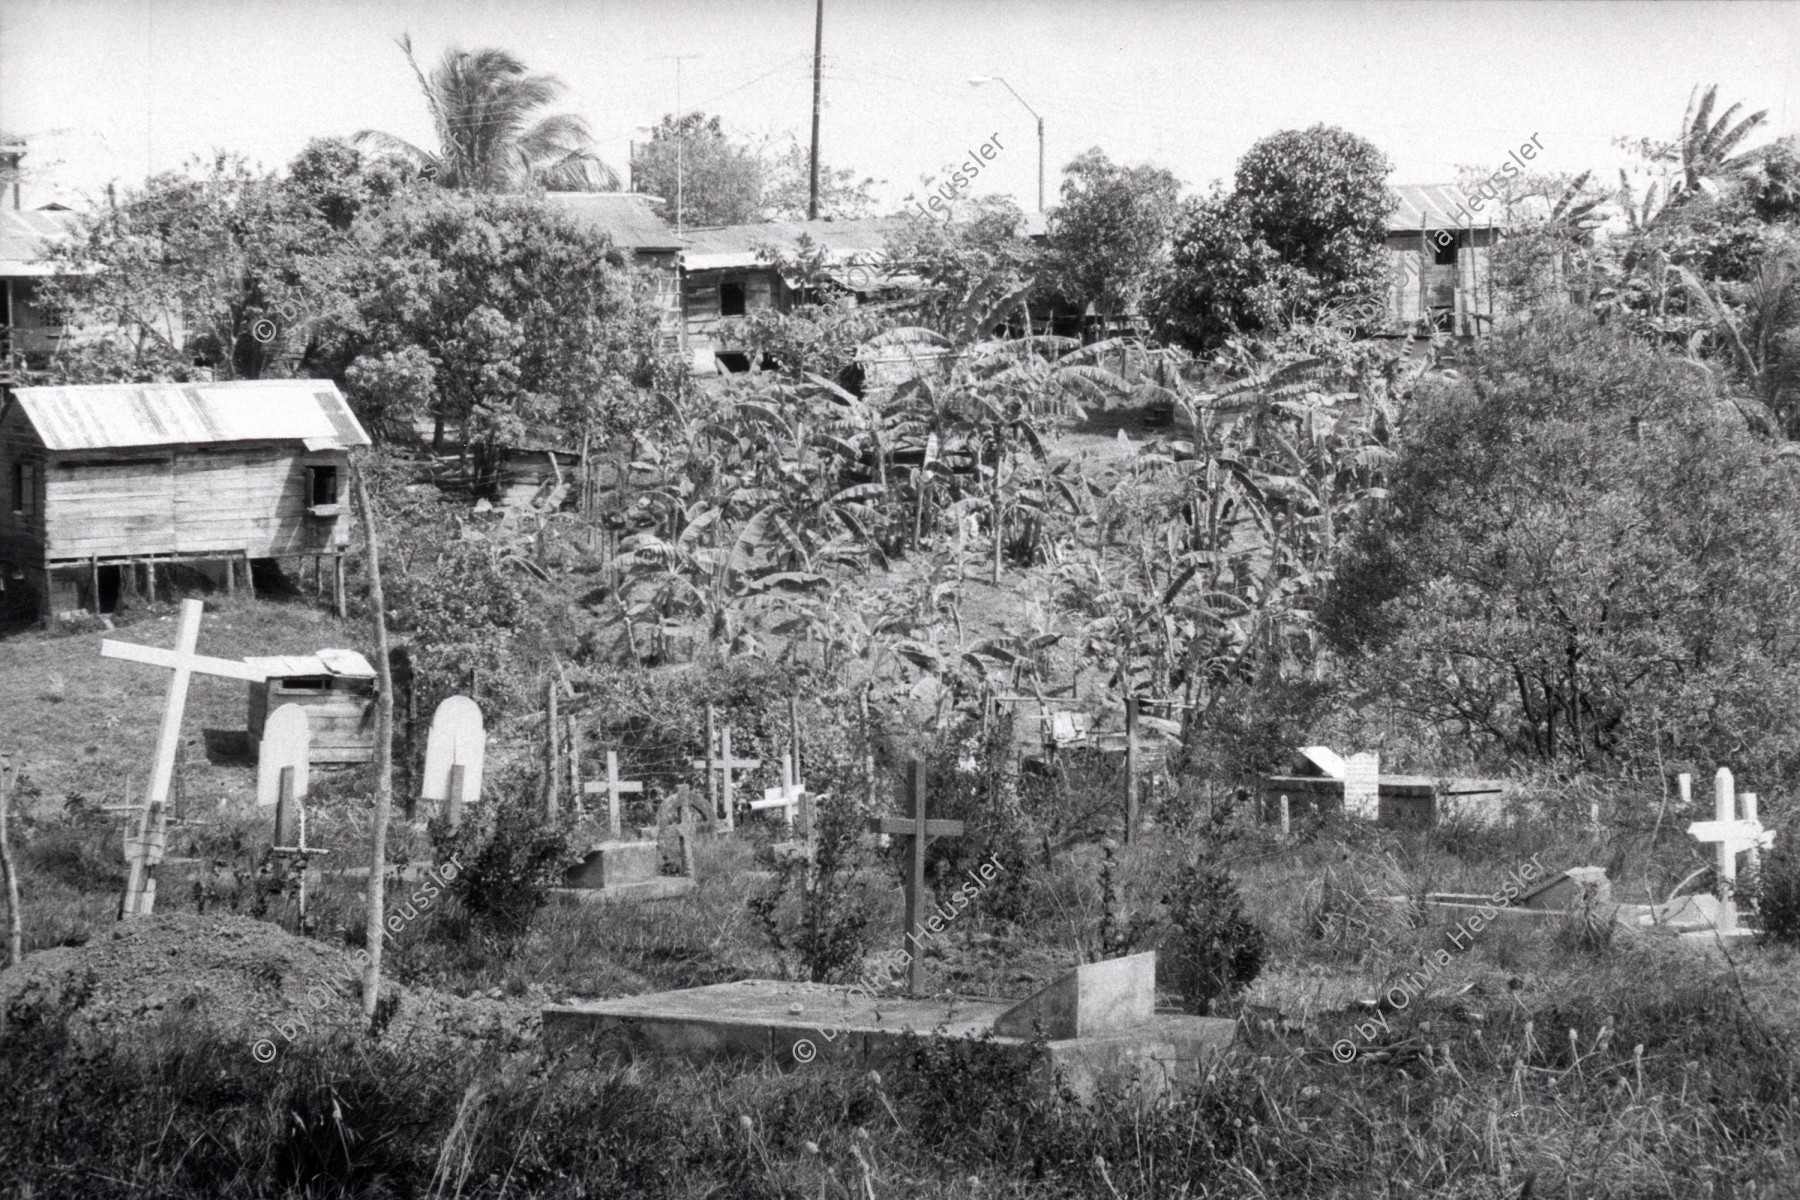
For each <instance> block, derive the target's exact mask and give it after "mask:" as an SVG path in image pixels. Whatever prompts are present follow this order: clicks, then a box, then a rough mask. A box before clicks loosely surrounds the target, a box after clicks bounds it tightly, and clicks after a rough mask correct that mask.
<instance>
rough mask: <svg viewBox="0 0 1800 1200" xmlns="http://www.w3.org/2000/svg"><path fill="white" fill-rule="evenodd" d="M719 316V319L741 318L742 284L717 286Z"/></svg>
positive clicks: (742, 313) (742, 303)
mask: <svg viewBox="0 0 1800 1200" xmlns="http://www.w3.org/2000/svg"><path fill="white" fill-rule="evenodd" d="M719 315H720V316H721V317H741V316H743V315H744V285H743V284H741V283H721V284H720V285H719Z"/></svg>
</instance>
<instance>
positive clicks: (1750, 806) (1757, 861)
mask: <svg viewBox="0 0 1800 1200" xmlns="http://www.w3.org/2000/svg"><path fill="white" fill-rule="evenodd" d="M1738 803H1739V804H1741V805H1742V806H1743V810H1744V820H1746V821H1756V822H1758V823H1760V822H1761V820H1762V818H1761V817H1759V816H1758V815H1757V812H1756V793H1755V792H1745V793H1744V795H1743V798H1742V799H1741V800H1739V802H1738ZM1744 862H1745V864H1746V865H1748V866H1749V868H1750V873H1751V874H1752V875H1754V874H1756V872H1757V871H1758V870H1760V869H1761V868H1762V848H1761V847H1760V846H1758V845H1757V844H1756V843H1755V842H1751V843H1750V848H1749V849H1747V850H1745V851H1744Z"/></svg>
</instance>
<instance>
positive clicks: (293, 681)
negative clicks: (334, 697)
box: [275, 675, 331, 696]
mask: <svg viewBox="0 0 1800 1200" xmlns="http://www.w3.org/2000/svg"><path fill="white" fill-rule="evenodd" d="M330 690H331V679H330V678H329V677H328V676H325V675H290V676H289V677H288V678H286V679H283V680H281V681H279V683H278V684H277V686H276V688H275V694H276V695H278V696H322V695H324V694H325V693H327V692H329V691H330Z"/></svg>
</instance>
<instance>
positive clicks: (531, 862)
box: [431, 770, 574, 937]
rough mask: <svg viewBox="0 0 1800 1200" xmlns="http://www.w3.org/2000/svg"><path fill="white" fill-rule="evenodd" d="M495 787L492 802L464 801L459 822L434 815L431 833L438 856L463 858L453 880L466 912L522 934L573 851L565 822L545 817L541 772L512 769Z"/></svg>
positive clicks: (509, 933) (491, 925)
mask: <svg viewBox="0 0 1800 1200" xmlns="http://www.w3.org/2000/svg"><path fill="white" fill-rule="evenodd" d="M493 792H494V793H495V799H494V800H493V802H492V803H488V804H479V805H472V806H470V807H468V808H466V809H465V810H464V815H463V823H462V824H461V825H460V826H458V827H457V828H455V829H451V828H449V826H448V825H446V824H443V823H442V822H441V821H433V822H432V828H431V840H432V846H433V848H434V850H435V852H436V857H437V861H438V862H440V863H443V862H448V861H449V860H450V859H452V858H455V859H457V862H458V866H459V870H458V872H457V875H456V878H455V879H453V880H450V881H448V882H449V890H450V894H451V895H453V896H455V897H456V898H457V899H458V900H459V901H460V902H461V905H462V912H463V915H464V916H465V917H466V918H469V919H472V920H474V921H477V922H479V923H481V924H482V925H485V926H487V927H488V928H489V929H490V930H492V931H493V932H495V933H499V934H501V935H504V936H509V937H516V936H518V935H520V934H523V933H524V932H525V930H526V929H528V928H530V926H531V919H532V917H533V916H534V915H536V913H537V911H538V909H540V908H542V907H543V906H544V904H545V902H546V901H547V900H548V899H549V889H550V888H551V887H552V886H554V885H556V884H557V883H559V882H561V880H562V874H563V871H564V870H565V869H566V868H567V867H568V866H569V864H570V863H571V862H572V861H573V860H574V852H573V849H572V847H571V845H570V841H569V832H570V831H569V828H568V826H567V825H566V824H555V825H547V824H545V823H544V820H543V810H542V809H541V807H539V805H538V799H537V798H538V787H537V783H536V776H534V775H532V774H530V773H529V772H526V771H520V770H514V771H509V772H506V773H504V774H502V775H501V777H500V779H499V780H498V781H497V783H496V785H495V786H494V788H493Z"/></svg>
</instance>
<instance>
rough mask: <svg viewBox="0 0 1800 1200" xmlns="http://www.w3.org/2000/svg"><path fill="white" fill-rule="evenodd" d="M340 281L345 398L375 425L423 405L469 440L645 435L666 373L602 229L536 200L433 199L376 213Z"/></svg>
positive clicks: (641, 295) (399, 419) (643, 305)
mask: <svg viewBox="0 0 1800 1200" xmlns="http://www.w3.org/2000/svg"><path fill="white" fill-rule="evenodd" d="M345 286H346V288H347V289H348V290H349V292H350V294H351V295H352V296H353V297H355V311H354V312H353V313H352V314H350V315H349V316H348V317H346V318H345V320H344V329H345V337H346V340H347V344H348V345H347V348H348V351H349V354H348V357H349V360H350V365H349V367H348V369H347V371H346V380H347V382H348V383H349V384H350V385H351V392H350V394H351V397H352V400H353V401H354V402H355V403H356V404H357V405H358V407H359V410H360V411H362V412H363V413H364V414H365V415H367V416H369V417H370V418H371V421H372V423H385V424H403V423H406V422H408V421H410V420H411V419H412V417H414V416H416V415H419V414H418V413H417V411H416V410H406V409H397V408H395V407H392V406H393V404H394V401H395V400H396V398H399V399H401V400H402V401H404V400H406V399H408V398H410V399H412V400H416V399H418V398H421V397H425V396H429V412H430V414H431V415H432V416H434V417H435V418H437V420H438V421H439V423H440V425H439V427H440V430H441V429H442V428H443V427H444V426H445V425H446V424H447V425H449V426H451V427H454V428H455V429H456V430H457V431H458V434H459V436H460V438H461V440H462V441H463V442H464V443H465V444H468V443H470V442H475V443H489V442H509V441H516V440H517V439H519V438H520V437H522V436H524V435H525V434H526V433H527V431H528V430H529V431H531V432H535V433H542V432H545V431H554V432H556V433H557V434H559V435H561V436H565V437H569V438H571V439H573V440H575V441H577V442H579V441H580V439H581V437H582V435H583V434H585V433H596V434H604V433H607V432H615V431H618V430H620V429H623V428H628V427H631V426H633V425H646V426H647V425H648V424H649V423H651V421H652V417H653V411H652V405H651V401H650V399H649V397H648V392H647V389H648V388H650V387H651V386H652V385H653V384H655V383H657V382H658V380H659V379H660V378H661V376H660V375H659V371H661V369H662V368H661V363H660V359H659V356H658V353H657V343H656V337H657V312H656V309H655V305H654V303H653V300H652V298H651V296H650V295H649V294H648V290H647V288H646V287H644V286H643V285H642V284H641V282H640V281H639V280H638V279H637V278H636V277H634V276H633V275H632V273H631V272H630V270H629V269H628V267H627V265H626V264H625V262H624V259H623V258H622V257H621V256H620V254H619V253H618V251H616V250H615V249H614V248H613V247H612V245H611V243H610V241H609V240H608V239H607V238H606V236H605V235H604V234H602V233H597V232H595V231H593V230H591V229H589V228H586V227H584V226H582V225H581V224H579V223H578V222H576V221H574V220H573V219H571V218H570V217H569V216H568V215H567V214H565V213H563V212H561V211H559V210H556V209H554V208H552V207H550V206H549V205H547V204H545V203H543V202H542V201H539V200H534V199H530V198H524V197H506V196H453V195H445V194H442V193H437V194H428V195H425V196H422V197H420V198H419V199H417V200H415V201H414V202H412V203H408V204H405V205H398V206H395V207H394V208H393V209H390V210H389V211H388V212H387V213H386V214H385V216H384V218H383V220H382V221H381V222H380V223H379V225H378V227H376V228H375V229H374V230H373V231H372V233H371V235H370V237H369V240H368V242H367V244H366V246H364V247H363V252H362V254H361V255H360V256H359V259H358V261H357V262H356V263H355V264H354V265H353V268H352V269H351V270H350V271H349V272H348V274H347V276H346V281H345Z"/></svg>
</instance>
